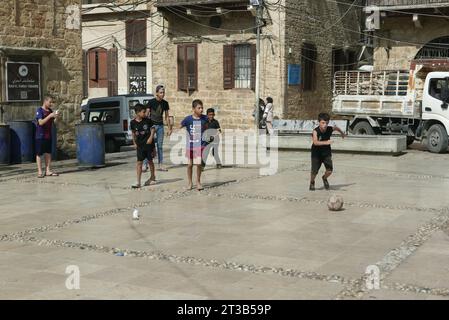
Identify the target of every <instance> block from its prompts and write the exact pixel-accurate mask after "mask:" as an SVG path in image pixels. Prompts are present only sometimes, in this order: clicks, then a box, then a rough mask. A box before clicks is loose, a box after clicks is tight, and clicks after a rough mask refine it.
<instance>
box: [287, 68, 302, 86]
mask: <svg viewBox="0 0 449 320" xmlns="http://www.w3.org/2000/svg"><path fill="white" fill-rule="evenodd" d="M299 84H301V66H300V65H299V64H289V65H288V85H290V86H292V85H299Z"/></svg>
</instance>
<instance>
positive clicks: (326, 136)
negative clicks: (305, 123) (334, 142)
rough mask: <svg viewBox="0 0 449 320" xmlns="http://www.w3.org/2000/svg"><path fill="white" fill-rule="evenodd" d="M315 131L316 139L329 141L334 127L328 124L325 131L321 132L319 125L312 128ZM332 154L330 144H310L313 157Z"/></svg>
mask: <svg viewBox="0 0 449 320" xmlns="http://www.w3.org/2000/svg"><path fill="white" fill-rule="evenodd" d="M314 131H316V135H317V138H318V141H329V140H330V139H331V136H332V132H333V131H334V128H333V127H331V126H328V127H327V129H326V131H324V132H321V130H320V127H316V128H315V129H314ZM331 154H332V149H331V146H330V145H324V146H316V145H314V144H312V156H313V157H327V156H330V155H331Z"/></svg>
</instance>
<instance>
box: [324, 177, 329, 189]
mask: <svg viewBox="0 0 449 320" xmlns="http://www.w3.org/2000/svg"><path fill="white" fill-rule="evenodd" d="M323 184H324V189H326V190H329V189H330V186H329V181H327V179H326V178H325V177H324V176H323Z"/></svg>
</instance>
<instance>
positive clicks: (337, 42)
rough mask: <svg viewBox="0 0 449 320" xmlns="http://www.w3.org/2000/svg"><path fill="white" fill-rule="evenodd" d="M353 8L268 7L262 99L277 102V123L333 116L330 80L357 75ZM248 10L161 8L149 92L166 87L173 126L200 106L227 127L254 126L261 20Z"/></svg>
mask: <svg viewBox="0 0 449 320" xmlns="http://www.w3.org/2000/svg"><path fill="white" fill-rule="evenodd" d="M252 2H253V3H255V2H254V1H252ZM256 2H257V1H256ZM260 2H262V1H260ZM356 2H357V1H356ZM356 2H353V1H343V0H342V1H338V3H337V2H335V1H328V0H320V1H316V0H299V1H298V0H280V1H273V0H271V1H264V10H263V20H262V28H261V29H262V36H261V48H262V50H261V63H260V66H261V69H260V79H261V82H260V94H261V97H262V98H265V97H267V96H271V97H273V99H274V105H275V110H274V112H275V116H278V117H280V118H291V119H315V117H316V116H317V114H318V113H319V112H320V111H330V109H331V97H332V79H333V72H334V71H337V70H341V69H348V68H350V69H352V68H354V67H357V57H358V53H359V51H360V41H359V40H360V34H361V28H360V25H361V23H360V21H361V19H362V10H361V8H362V6H361V5H357V6H355V5H353V4H355V3H356ZM361 3H362V1H360V4H361ZM249 4H250V1H248V0H245V1H243V0H240V1H237V0H221V1H218V0H217V1H216V0H209V1H204V0H197V1H194V0H182V1H174V0H159V1H157V3H156V8H154V9H153V10H152V23H151V24H152V39H159V40H158V41H157V42H156V41H155V43H154V45H153V46H152V50H151V52H152V57H151V61H152V74H153V82H152V87H153V88H154V87H155V86H156V85H157V84H160V83H161V84H164V85H165V86H166V87H167V90H166V91H167V99H168V100H169V102H170V105H171V106H172V109H173V112H174V115H175V118H176V119H175V121H176V122H178V120H180V119H181V117H182V116H184V115H186V114H189V113H190V110H191V109H190V108H191V107H190V106H191V102H192V100H193V99H196V98H199V99H202V100H203V101H204V103H205V106H206V107H215V108H216V109H217V110H218V112H217V117H218V118H219V119H220V120H221V121H222V123H223V125H224V126H225V127H227V128H252V127H253V126H254V119H253V117H252V112H253V109H254V103H255V93H254V87H255V71H256V70H255V69H256V50H255V43H256V34H255V30H256V29H255V26H256V18H255V7H253V6H250V5H249ZM349 30H350V31H349ZM153 41H154V40H153Z"/></svg>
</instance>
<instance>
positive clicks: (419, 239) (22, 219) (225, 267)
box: [0, 149, 449, 299]
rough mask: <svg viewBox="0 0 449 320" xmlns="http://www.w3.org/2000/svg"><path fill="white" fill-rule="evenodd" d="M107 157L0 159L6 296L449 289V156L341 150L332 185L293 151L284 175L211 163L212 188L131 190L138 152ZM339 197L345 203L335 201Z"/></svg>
mask: <svg viewBox="0 0 449 320" xmlns="http://www.w3.org/2000/svg"><path fill="white" fill-rule="evenodd" d="M107 159H108V160H107V166H106V167H105V168H102V169H97V170H79V169H78V168H77V166H76V163H75V161H61V162H57V163H55V166H54V168H55V169H56V170H57V171H58V172H59V173H61V176H60V177H46V178H44V179H37V178H36V172H35V168H34V164H27V165H21V166H8V167H0V203H1V207H0V240H1V241H0V252H1V255H0V261H1V262H0V288H1V289H0V298H2V299H448V298H449V227H448V225H449V210H448V208H449V197H447V195H446V192H447V191H448V190H449V174H447V168H448V165H449V154H443V155H437V154H431V153H428V152H424V151H421V150H418V149H413V150H409V151H408V152H407V153H406V154H404V155H401V156H388V155H367V154H364V155H357V154H341V153H340V154H334V164H335V175H334V176H333V177H331V179H330V182H331V185H332V190H331V191H330V192H329V191H325V190H323V189H322V184H321V181H320V180H317V189H318V190H317V191H315V192H310V191H308V178H309V153H307V152H281V153H280V154H279V171H278V173H277V174H276V175H273V176H259V169H258V168H257V167H254V166H242V165H240V166H230V165H228V166H226V167H225V168H223V169H221V170H217V169H215V167H214V166H209V167H208V168H207V169H206V171H205V173H204V176H203V177H204V182H203V183H204V186H205V187H206V188H205V190H204V191H202V192H198V191H196V190H193V191H190V190H189V191H186V190H185V189H184V187H185V186H186V184H187V183H186V169H185V167H183V166H172V167H171V168H170V170H169V171H168V172H157V178H158V180H159V184H157V185H155V186H151V187H146V188H143V189H142V190H138V191H136V190H132V189H131V188H130V186H131V185H132V184H133V183H135V157H134V152H122V153H118V154H113V155H108V157H107ZM225 164H226V163H225ZM146 177H147V176H146V175H145V176H144V178H146ZM333 193H337V194H340V195H342V196H343V197H344V199H345V210H344V211H340V212H331V211H329V210H328V209H327V206H326V201H327V199H328V197H329V196H330V194H333ZM133 208H138V209H139V212H140V215H141V217H140V220H138V221H135V220H132V211H133ZM70 265H75V266H78V267H79V270H80V276H81V278H80V279H81V280H80V286H81V287H80V289H79V290H68V289H67V288H66V279H67V277H68V276H69V275H67V274H66V268H67V267H68V266H70ZM372 265H377V266H378V267H379V269H380V278H381V283H380V288H379V289H373V290H368V287H367V281H366V280H367V279H366V275H365V271H366V269H367V267H368V266H372ZM369 283H371V282H369Z"/></svg>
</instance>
